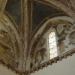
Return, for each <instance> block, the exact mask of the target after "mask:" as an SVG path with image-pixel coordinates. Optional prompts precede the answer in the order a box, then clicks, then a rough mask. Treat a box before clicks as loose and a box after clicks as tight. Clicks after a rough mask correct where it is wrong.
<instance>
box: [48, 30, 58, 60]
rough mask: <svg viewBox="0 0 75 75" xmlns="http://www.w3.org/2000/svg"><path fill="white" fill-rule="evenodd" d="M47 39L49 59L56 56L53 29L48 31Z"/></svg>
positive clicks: (55, 41)
mask: <svg viewBox="0 0 75 75" xmlns="http://www.w3.org/2000/svg"><path fill="white" fill-rule="evenodd" d="M48 40H49V52H50V59H52V58H54V57H57V56H58V51H57V40H56V33H55V32H54V31H52V32H51V33H49V37H48Z"/></svg>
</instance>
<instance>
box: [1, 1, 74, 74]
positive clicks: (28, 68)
mask: <svg viewBox="0 0 75 75" xmlns="http://www.w3.org/2000/svg"><path fill="white" fill-rule="evenodd" d="M74 5H75V1H74V0H0V27H1V28H0V34H1V35H0V60H1V62H2V63H3V64H4V65H6V66H8V67H10V68H11V69H12V70H13V71H15V72H17V73H19V74H29V72H33V71H35V70H37V68H36V69H35V67H33V65H35V63H34V64H32V63H33V61H32V60H33V59H35V58H34V57H35V56H34V55H35V54H34V53H35V52H37V51H36V48H35V47H37V43H38V40H39V41H40V40H41V39H40V38H41V37H40V36H38V37H36V34H38V31H39V30H40V28H41V27H42V26H43V25H44V23H45V22H46V21H48V20H49V19H51V18H54V17H58V16H61V17H62V16H67V17H70V18H73V19H75V6H74ZM56 23H59V24H60V22H58V21H57V20H56V21H55V22H54V23H53V21H52V24H56ZM63 23H66V22H65V21H63ZM67 23H68V22H67ZM67 23H66V24H67ZM45 29H48V27H46V28H45ZM41 35H43V34H41ZM41 50H42V49H41ZM41 53H42V52H41ZM70 53H73V52H70ZM70 53H68V54H67V55H70ZM36 54H38V53H36ZM41 55H43V54H41ZM65 55H66V54H65ZM67 55H66V56H67ZM36 56H37V55H36ZM62 58H64V57H62ZM57 60H59V58H56V60H55V61H57ZM55 61H54V60H52V62H51V63H53V62H55ZM12 64H13V65H12ZM48 64H50V63H49V62H47V63H45V64H43V65H42V66H39V67H38V69H40V68H42V67H45V66H46V65H48ZM32 67H33V68H32Z"/></svg>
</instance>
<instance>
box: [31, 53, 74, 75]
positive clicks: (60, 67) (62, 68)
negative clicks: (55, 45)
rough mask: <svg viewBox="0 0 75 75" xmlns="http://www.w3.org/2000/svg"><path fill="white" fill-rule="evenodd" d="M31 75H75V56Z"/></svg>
mask: <svg viewBox="0 0 75 75" xmlns="http://www.w3.org/2000/svg"><path fill="white" fill-rule="evenodd" d="M31 75H75V54H74V55H73V56H70V57H68V58H67V59H63V60H62V61H59V62H58V63H55V64H53V65H52V66H48V67H47V68H44V69H43V70H40V71H38V72H35V73H33V74H31Z"/></svg>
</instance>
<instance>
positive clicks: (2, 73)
mask: <svg viewBox="0 0 75 75" xmlns="http://www.w3.org/2000/svg"><path fill="white" fill-rule="evenodd" d="M0 75H18V74H16V73H15V72H13V71H11V70H10V69H7V67H5V66H3V65H1V64H0Z"/></svg>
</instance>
